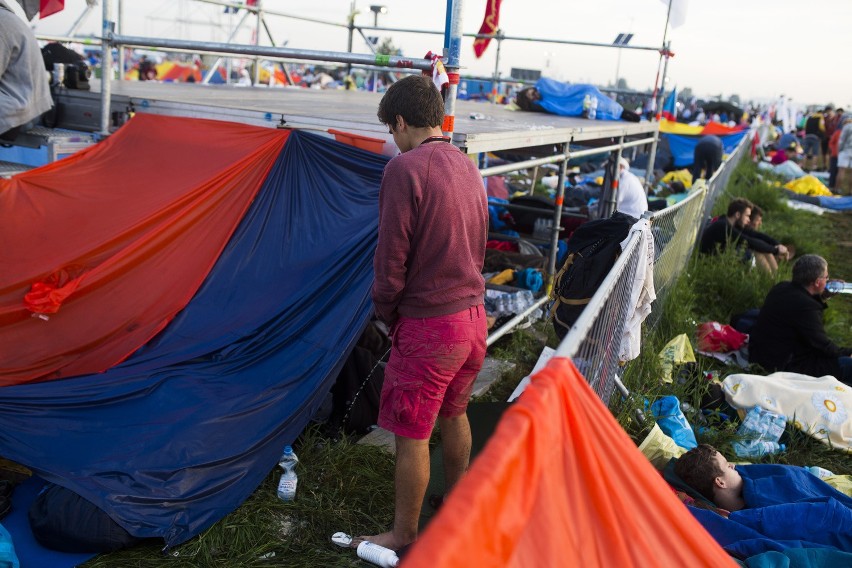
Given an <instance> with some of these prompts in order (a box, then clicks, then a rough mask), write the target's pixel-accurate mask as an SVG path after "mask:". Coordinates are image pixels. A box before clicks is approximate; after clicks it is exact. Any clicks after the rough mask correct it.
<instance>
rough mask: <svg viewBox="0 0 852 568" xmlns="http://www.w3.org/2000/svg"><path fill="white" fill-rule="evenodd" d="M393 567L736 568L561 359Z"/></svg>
mask: <svg viewBox="0 0 852 568" xmlns="http://www.w3.org/2000/svg"><path fill="white" fill-rule="evenodd" d="M403 565H404V566H405V567H406V568H433V567H435V566H440V567H441V568H453V567H459V568H462V567H464V568H467V567H469V566H476V567H477V568H487V567H492V566H494V567H498V566H499V567H506V566H510V567H511V566H601V567H609V566H619V567H622V568H629V567H638V566H648V567H651V566H653V567H656V566H708V567H710V566H712V567H728V566H736V564H734V562H733V561H732V560H731V559H730V557H729V556H728V555H727V554H726V553H725V551H724V550H722V548H721V547H720V546H719V545H718V544H717V543H716V541H715V540H713V537H711V536H710V535H709V534H708V533H707V532H706V531H705V530H704V528H703V527H702V526H701V525H700V524H699V523H698V521H697V520H696V519H695V518H694V517H693V516H692V515H691V514H690V513H689V511H688V510H687V508H686V507H685V506H684V505H683V504H682V503H681V502H680V501H679V500H678V498H677V496H676V495H674V494H673V493H672V491H671V489H670V488H669V486H668V485H667V484H666V482H665V481H664V480H663V478H662V476H661V475H660V474H659V473H658V472H657V471H656V470H655V469H654V467H653V466H652V465H651V463H650V462H649V461H648V460H647V458H645V456H643V455H642V453H641V452H640V451H639V450H638V449H637V448H636V444H635V443H634V442H633V441H632V440H631V439H630V438H629V437H628V436H627V434H626V433H625V432H624V430H622V429H621V427H620V426H619V424H618V422H617V421H616V420H615V418H613V416H612V414H611V413H610V411H609V410H608V409H607V408H606V406H604V404H603V403H602V402H601V401H600V399H599V398H598V396H597V395H596V394H595V392H594V391H593V390H592V389H591V387H590V386H589V385H588V384H587V383H586V381H585V379H583V377H582V376H581V375H580V373H579V372H578V371H577V369H576V368H575V367H574V364H573V363H572V362H571V361H570V360H568V359H563V358H556V359H552V360H551V361H550V362H549V363H548V365H547V367H546V368H545V369H544V370H542V371H541V372H539V373H536V375H535V376H533V378H532V382H531V383H530V385H529V386H527V388H526V390H525V391H524V393H523V394H522V395H521V397H520V399H519V400H518V401H517V402H516V403H515V404H514V405H512V406H511V407H510V408H509V409H508V410H507V411H506V412H505V414H504V415H503V417H502V419H501V420H500V423H499V424H498V426H497V430H496V432H495V433H494V435H493V436H492V437H491V439H490V440H489V442H488V444H487V445H486V447H485V449H484V450H483V451H482V453H480V455H479V456H478V457H477V458H476V460H475V461H474V462H473V464H472V466H471V468H470V471H468V473H467V474H466V475H465V477H464V478H462V480H461V481H460V482H459V484H458V485H457V486H456V487H455V488H454V489H453V491H452V492H451V493H450V495H449V496H448V498H447V500H446V501H445V502H444V504H443V505H442V506H441V509H440V511H439V512H438V515H437V516H436V517H435V518H433V519H432V521H431V522H430V523H429V526H428V527H427V528H426V531H425V532H424V533H423V536H422V537H421V538H420V539H419V540H418V541H417V542H416V543H415V545H414V546H413V547H412V549H411V551H410V552H409V553H408V555H406V557H405V560H404V562H403Z"/></svg>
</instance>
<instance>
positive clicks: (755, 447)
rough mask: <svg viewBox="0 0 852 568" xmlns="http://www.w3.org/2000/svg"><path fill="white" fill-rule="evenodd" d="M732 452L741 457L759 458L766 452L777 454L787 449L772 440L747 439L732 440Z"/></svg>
mask: <svg viewBox="0 0 852 568" xmlns="http://www.w3.org/2000/svg"><path fill="white" fill-rule="evenodd" d="M733 446H734V453H735V454H737V456H738V457H741V458H759V457H763V456H765V455H768V454H777V453H778V452H783V451H786V450H787V446H785V445H784V444H779V443H778V442H773V441H772V440H765V439H763V440H747V441H745V442H734V443H733Z"/></svg>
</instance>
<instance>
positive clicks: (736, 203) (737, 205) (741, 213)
mask: <svg viewBox="0 0 852 568" xmlns="http://www.w3.org/2000/svg"><path fill="white" fill-rule="evenodd" d="M753 207H754V204H753V203H752V202H751V201H749V200H748V199H743V198H741V197H738V198H737V199H734V200H733V201H731V203H730V204H728V212H727V215H725V216H724V217H722V216H720V217H719V218H717V219H716V220H715V221H713V222H712V223H710V224H709V225H708V226H707V228H706V229H704V232H703V233H702V234H701V244H700V247H699V250H700V251H701V252H702V253H704V254H716V253H718V252H720V251H723V250H725V249H726V248H727V246H728V243H733V244H734V246H735V247H736V248H737V249H740V248H742V247H745V248H746V249H747V250H746V251H745V253H744V259H745V260H747V261H750V260H751V259H752V258H754V261H755V265H756V266H758V267H759V268H760V269H762V270H765V271H766V272H769V273H770V274H774V273H775V271H777V270H778V262H777V261H776V260H775V255H779V254H784V255H786V254H787V253H788V251H787V248H786V247H785V246H784V245H782V244H775V245H773V244H770V243H768V242H766V241H765V240H763V239H761V238H756V237H751V236H749V235H747V234H745V233H744V232H743V229H744V228H745V227H746V226H747V225H748V224H749V222H750V221H751V211H752V208H753Z"/></svg>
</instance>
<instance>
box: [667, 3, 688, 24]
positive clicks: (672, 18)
mask: <svg viewBox="0 0 852 568" xmlns="http://www.w3.org/2000/svg"><path fill="white" fill-rule="evenodd" d="M660 2H662V3H663V4H665V5H666V6H668V5H669V4H671V8H670V10H671V12H669V25H671V27H672V28H676V27H678V26H682V25H683V24H684V23H685V22H686V8H687V5H688V3H689V0H660Z"/></svg>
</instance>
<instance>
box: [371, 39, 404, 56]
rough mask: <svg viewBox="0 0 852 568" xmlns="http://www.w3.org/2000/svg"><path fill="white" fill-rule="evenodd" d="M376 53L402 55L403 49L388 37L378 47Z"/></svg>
mask: <svg viewBox="0 0 852 568" xmlns="http://www.w3.org/2000/svg"><path fill="white" fill-rule="evenodd" d="M376 53H380V54H382V55H402V50H401V49H399V48H398V47H396V46H395V45H394V44H393V39H391V38H389V37H386V38H384V39H383V40H382V43H380V44H379V47H378V48H376Z"/></svg>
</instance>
